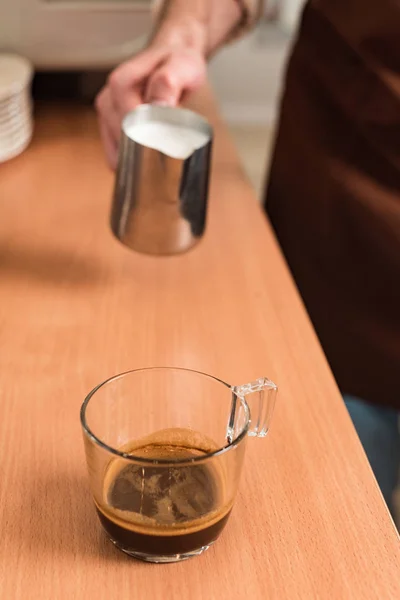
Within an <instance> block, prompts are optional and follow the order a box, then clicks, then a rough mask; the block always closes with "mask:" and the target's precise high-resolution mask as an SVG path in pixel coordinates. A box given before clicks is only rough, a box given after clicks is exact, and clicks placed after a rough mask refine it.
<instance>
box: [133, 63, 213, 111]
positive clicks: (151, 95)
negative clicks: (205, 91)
mask: <svg viewBox="0 0 400 600" xmlns="http://www.w3.org/2000/svg"><path fill="white" fill-rule="evenodd" d="M205 76H206V64H205V62H204V59H203V58H202V57H201V56H199V55H197V54H192V53H187V54H184V53H179V54H178V53H176V54H172V55H170V56H169V58H168V59H167V60H166V61H165V62H164V63H162V64H161V65H160V66H159V67H158V68H157V69H156V70H155V71H154V73H153V74H152V76H151V77H150V78H149V81H148V85H147V88H146V92H145V101H146V102H149V103H152V104H164V105H168V106H176V105H177V104H179V102H180V100H181V99H182V96H183V95H184V94H185V93H187V92H190V91H193V90H195V89H197V88H198V87H200V85H201V84H202V83H203V81H204V80H205Z"/></svg>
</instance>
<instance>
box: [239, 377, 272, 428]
mask: <svg viewBox="0 0 400 600" xmlns="http://www.w3.org/2000/svg"><path fill="white" fill-rule="evenodd" d="M232 392H233V396H237V397H239V398H241V399H242V400H244V401H245V402H246V404H247V405H248V407H249V409H250V425H249V431H248V435H250V436H252V437H265V436H266V435H267V433H268V430H269V428H270V425H271V419H272V416H273V413H274V408H275V402H276V395H277V392H278V388H277V386H276V385H275V383H273V382H272V381H271V380H270V379H267V377H260V379H257V381H253V382H252V383H245V384H244V385H239V386H234V387H232ZM232 401H234V398H233V399H232ZM234 412H235V409H234V405H233V404H232V414H231V417H232V415H233V414H234Z"/></svg>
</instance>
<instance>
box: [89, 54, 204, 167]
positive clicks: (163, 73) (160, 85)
mask: <svg viewBox="0 0 400 600" xmlns="http://www.w3.org/2000/svg"><path fill="white" fill-rule="evenodd" d="M205 76H206V63H205V60H204V58H203V57H202V56H201V54H199V53H195V52H190V51H189V52H183V51H179V52H178V51H174V52H169V53H167V54H166V50H165V48H163V49H160V48H157V49H148V50H145V51H144V52H142V53H141V54H139V55H138V56H137V57H135V58H133V59H131V60H129V61H127V62H125V63H123V64H122V65H120V66H119V67H118V68H117V69H115V71H113V72H112V73H111V75H110V77H109V78H108V81H107V85H106V86H105V87H104V88H103V90H102V91H101V92H100V94H99V95H98V97H97V99H96V108H97V111H98V113H99V120H100V133H101V137H102V141H103V145H104V148H105V151H106V155H107V160H108V162H109V164H110V166H111V167H112V168H113V169H114V168H115V166H116V164H117V157H118V145H119V140H120V136H121V122H122V119H123V118H124V117H125V115H126V114H127V113H128V112H129V111H131V110H133V109H134V108H136V106H138V105H139V104H142V103H143V102H149V103H155V104H164V105H169V106H175V105H177V104H179V102H180V101H181V100H182V97H183V96H184V95H185V94H186V93H188V92H191V91H193V90H195V89H197V88H198V87H199V86H200V85H201V84H202V83H203V81H204V80H205Z"/></svg>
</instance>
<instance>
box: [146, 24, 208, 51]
mask: <svg viewBox="0 0 400 600" xmlns="http://www.w3.org/2000/svg"><path fill="white" fill-rule="evenodd" d="M150 44H151V45H152V46H153V47H154V46H156V47H160V48H164V49H169V50H173V51H179V50H181V51H190V52H195V53H198V54H200V55H202V56H203V57H205V56H206V54H207V28H206V24H205V23H201V22H199V21H198V20H197V19H195V18H193V17H190V16H183V17H181V18H179V19H177V18H176V17H175V18H174V19H171V20H170V19H168V18H166V19H165V20H163V21H162V22H161V23H160V24H159V26H158V28H156V30H155V32H154V33H153V36H152V38H151V40H150Z"/></svg>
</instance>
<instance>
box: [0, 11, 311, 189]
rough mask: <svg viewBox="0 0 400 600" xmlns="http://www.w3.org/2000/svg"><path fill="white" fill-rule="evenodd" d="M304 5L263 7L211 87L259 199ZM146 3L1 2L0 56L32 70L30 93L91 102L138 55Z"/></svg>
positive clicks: (147, 22)
mask: <svg viewBox="0 0 400 600" xmlns="http://www.w3.org/2000/svg"><path fill="white" fill-rule="evenodd" d="M304 2H305V0H266V1H265V14H264V16H263V19H262V20H261V22H260V24H259V26H258V27H257V28H256V30H255V31H253V32H252V33H251V34H250V35H249V36H247V37H246V38H244V39H242V40H240V41H239V42H236V43H235V44H231V45H230V46H228V47H227V48H225V49H224V50H223V51H222V52H220V53H219V54H218V56H217V57H216V58H215V59H214V60H213V61H212V63H211V65H210V80H211V83H212V85H213V87H214V90H215V92H216V95H217V98H218V101H219V104H220V107H221V111H222V113H223V115H224V117H225V119H226V120H227V122H228V123H229V126H230V128H231V131H232V135H233V137H234V139H235V141H236V144H237V147H238V150H239V152H240V155H241V158H242V161H243V164H244V166H245V168H246V171H247V173H248V175H249V178H250V180H251V182H252V184H253V185H254V187H255V188H256V190H257V192H258V193H259V194H260V193H261V189H262V186H263V181H264V174H265V165H266V158H268V156H269V153H270V148H271V143H272V140H273V132H274V125H275V122H276V116H277V100H278V98H279V94H280V87H281V81H282V76H283V73H284V66H285V62H286V58H287V55H288V52H289V50H290V46H291V43H292V40H293V36H294V34H295V31H296V28H297V24H298V19H299V15H300V11H301V8H302V6H303V5H304ZM151 20H152V0H0V51H13V52H16V53H18V54H22V55H23V56H26V57H27V58H28V59H29V60H31V61H32V62H33V64H34V66H35V69H36V72H37V76H36V79H35V83H34V93H35V94H36V95H38V96H40V95H43V94H45V95H55V96H67V97H78V96H79V97H80V98H81V99H84V100H86V101H88V102H91V101H92V100H93V98H94V96H95V94H96V92H97V90H98V89H99V88H100V87H101V85H102V82H103V80H104V78H105V76H106V73H107V72H108V71H109V70H110V69H111V68H112V67H114V66H115V65H117V64H118V63H119V62H120V61H121V60H123V59H125V58H127V57H129V56H132V54H134V53H135V52H137V51H138V50H140V48H141V47H143V45H144V43H145V41H146V37H147V35H148V32H149V31H150V27H151Z"/></svg>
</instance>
